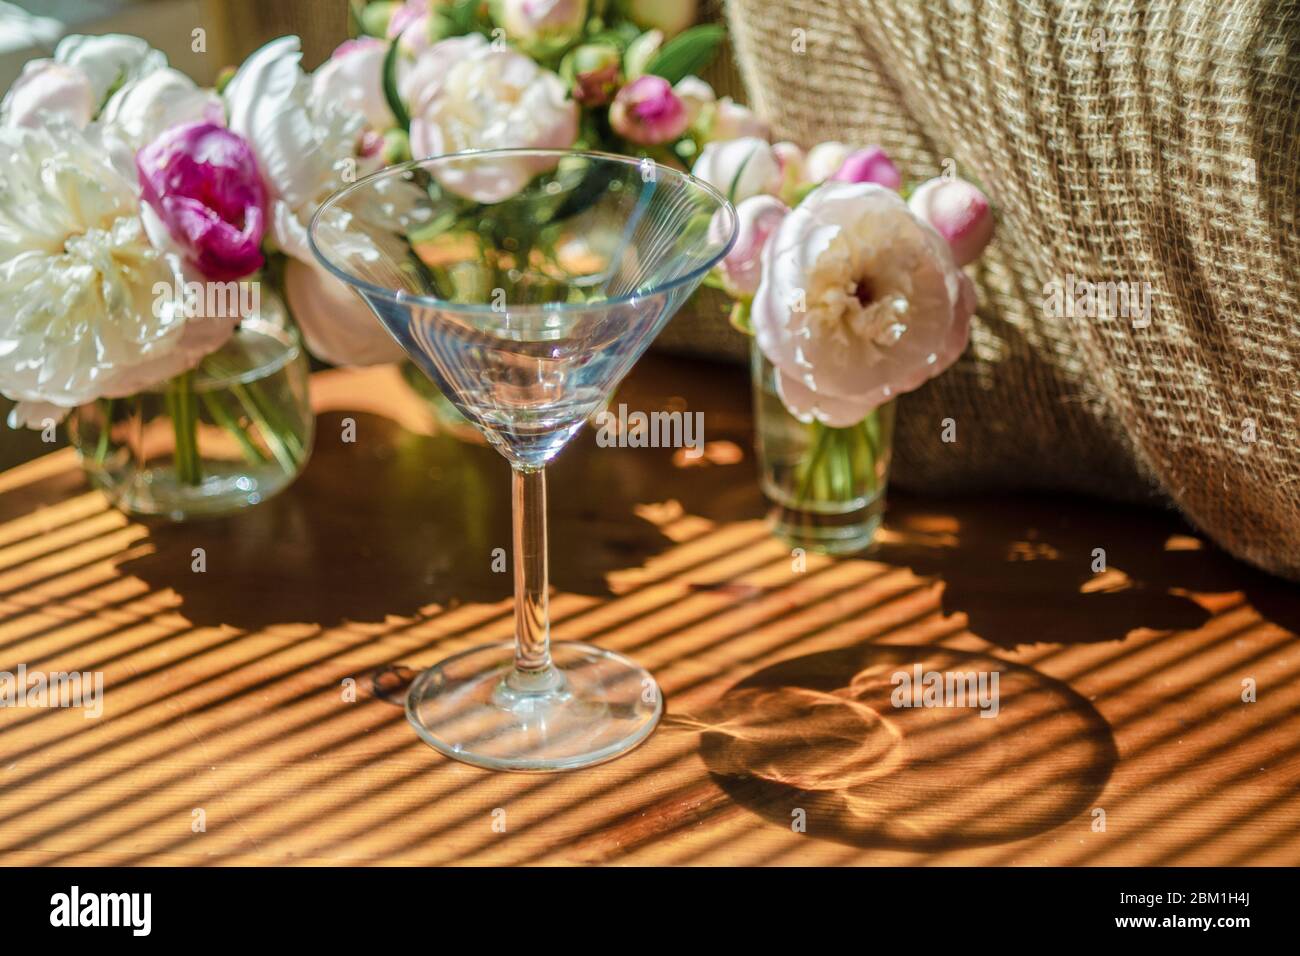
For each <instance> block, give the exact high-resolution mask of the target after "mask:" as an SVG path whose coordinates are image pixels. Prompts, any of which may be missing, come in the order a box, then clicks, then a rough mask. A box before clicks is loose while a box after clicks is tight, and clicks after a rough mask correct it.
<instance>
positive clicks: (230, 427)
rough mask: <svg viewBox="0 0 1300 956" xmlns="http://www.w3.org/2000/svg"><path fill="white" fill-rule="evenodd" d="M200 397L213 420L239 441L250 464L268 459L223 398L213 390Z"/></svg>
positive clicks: (260, 462)
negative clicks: (223, 401)
mask: <svg viewBox="0 0 1300 956" xmlns="http://www.w3.org/2000/svg"><path fill="white" fill-rule="evenodd" d="M199 398H200V399H201V400H202V402H203V407H204V408H206V409H207V410H208V414H209V415H210V416H212V420H213V421H214V422H215V423H216V424H218V425H220V426H221V427H222V428H224V429H225V430H226V431H228V432H229V433H230V434H231V435H232V436H233V437H234V439H235V441H237V442H239V447H240V448H241V449H242V450H243V452H244V457H245V458H246V459H248V462H249V464H252V465H259V464H262V463H263V462H265V461H266V460H267V456H266V453H265V452H263V451H262V449H260V448H258V447H257V445H256V444H254V442H253V440H252V439H251V438H249V437H248V432H246V431H245V430H244V429H243V428H240V427H239V422H237V421H236V420H235V417H234V416H233V415H231V414H230V412H229V411H227V410H226V406H224V405H223V404H221V400H220V399H219V398H218V397H217V396H216V395H213V394H212V393H211V392H203V393H202V394H201V395H200V396H199Z"/></svg>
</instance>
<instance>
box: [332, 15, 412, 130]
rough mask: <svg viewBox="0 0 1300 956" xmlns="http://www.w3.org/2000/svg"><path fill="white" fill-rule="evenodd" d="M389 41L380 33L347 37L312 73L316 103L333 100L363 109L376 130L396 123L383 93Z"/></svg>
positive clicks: (368, 124)
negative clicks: (379, 35)
mask: <svg viewBox="0 0 1300 956" xmlns="http://www.w3.org/2000/svg"><path fill="white" fill-rule="evenodd" d="M387 54H388V44H387V43H385V42H384V41H383V40H380V39H378V38H377V37H361V38H360V39H356V40H346V41H344V42H343V43H342V44H340V45H339V47H338V49H336V50H335V51H334V53H333V54H332V55H331V56H330V58H329V59H328V60H326V61H325V62H324V63H322V64H321V65H320V66H319V67H317V68H316V72H314V73H313V74H312V75H311V95H312V100H313V103H314V106H315V108H316V109H317V110H321V109H322V108H323V107H324V105H325V104H328V103H333V104H336V105H338V106H341V107H343V108H344V109H347V110H351V111H352V112H355V113H360V114H361V115H362V117H364V119H365V121H366V125H367V126H369V127H370V128H371V129H373V130H381V131H382V130H386V129H388V128H390V127H391V126H393V125H395V124H396V122H397V121H396V120H395V119H394V118H393V111H392V110H391V109H389V107H388V100H387V98H386V97H385V96H384V58H385V57H386V56H387Z"/></svg>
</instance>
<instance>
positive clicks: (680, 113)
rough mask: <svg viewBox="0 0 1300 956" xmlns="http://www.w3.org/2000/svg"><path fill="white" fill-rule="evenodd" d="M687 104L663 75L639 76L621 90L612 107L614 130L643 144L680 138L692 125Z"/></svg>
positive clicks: (667, 141) (610, 112)
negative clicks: (679, 97)
mask: <svg viewBox="0 0 1300 956" xmlns="http://www.w3.org/2000/svg"><path fill="white" fill-rule="evenodd" d="M690 121H691V117H690V114H689V113H688V112H687V110H686V106H685V105H684V104H683V103H682V101H681V100H680V99H678V97H677V94H676V93H674V92H673V87H672V84H671V83H669V82H668V81H667V80H665V79H664V78H663V77H662V76H654V75H652V74H645V75H644V76H638V77H637V78H636V79H635V80H633V81H632V82H631V83H629V84H628V85H627V86H625V87H623V88H622V89H621V90H619V91H618V95H617V96H615V97H614V103H613V105H612V106H610V108H609V122H610V125H611V126H613V127H614V132H616V133H618V135H620V136H622V137H623V138H624V139H626V140H628V141H629V142H632V143H637V144H638V145H641V146H656V145H658V144H659V143H669V142H672V141H673V140H675V139H677V137H679V136H681V135H682V134H683V133H684V132H686V127H687V126H688V125H690Z"/></svg>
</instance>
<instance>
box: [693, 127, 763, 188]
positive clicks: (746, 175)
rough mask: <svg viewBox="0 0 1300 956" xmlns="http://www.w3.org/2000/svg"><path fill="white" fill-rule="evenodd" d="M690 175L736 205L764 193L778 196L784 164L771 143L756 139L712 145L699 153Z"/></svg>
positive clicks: (734, 140)
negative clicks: (712, 187) (713, 188)
mask: <svg viewBox="0 0 1300 956" xmlns="http://www.w3.org/2000/svg"><path fill="white" fill-rule="evenodd" d="M691 175H693V176H696V177H697V178H699V179H703V180H704V181H705V182H706V183H709V184H710V185H712V186H714V187H715V188H716V189H717V190H718V191H719V192H721V193H722V194H723V195H724V196H726V197H727V198H728V199H730V200H731V201H732V202H733V203H740V202H744V201H745V200H746V199H748V198H749V197H751V196H758V195H760V194H763V193H767V194H769V195H772V194H775V193H776V192H777V190H778V189H779V188H780V186H781V164H780V163H779V162H778V161H777V158H776V154H775V153H773V152H772V147H771V146H770V145H769V144H768V142H767V141H766V140H763V139H759V138H758V137H756V136H746V137H743V138H741V139H733V140H728V141H727V142H725V143H709V144H708V145H707V146H705V147H704V149H703V150H701V151H700V158H699V159H697V160H696V161H695V167H694V168H693V169H692V170H691Z"/></svg>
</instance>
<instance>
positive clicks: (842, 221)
mask: <svg viewBox="0 0 1300 956" xmlns="http://www.w3.org/2000/svg"><path fill="white" fill-rule="evenodd" d="M974 310H975V291H974V287H973V286H972V284H971V282H970V279H968V278H967V277H966V276H965V275H964V274H963V273H962V272H961V270H960V269H959V268H958V267H957V265H956V263H955V262H954V261H953V258H952V253H951V252H950V251H949V249H948V244H947V242H945V241H944V239H943V237H942V236H940V235H939V234H938V233H937V232H935V230H934V229H933V228H932V227H931V226H929V225H928V224H927V223H925V222H922V221H921V220H920V219H918V218H917V217H916V216H915V215H913V214H912V212H911V211H910V210H909V209H908V208H907V204H906V203H905V202H903V200H902V199H901V198H900V197H899V196H898V194H897V193H895V192H894V191H893V190H890V189H887V188H885V187H883V186H878V185H875V184H873V183H828V184H827V185H825V186H822V187H821V188H820V189H817V190H815V191H813V192H812V193H810V194H809V195H808V197H807V198H806V199H805V200H804V201H803V202H802V203H801V204H800V205H799V207H798V208H797V209H795V210H794V211H793V212H791V213H790V214H789V215H788V216H787V217H786V218H785V219H784V220H783V221H782V223H781V225H780V226H779V228H778V229H777V230H776V233H775V234H774V235H773V236H772V237H771V238H770V239H769V240H768V242H767V245H766V247H765V248H764V250H763V277H762V280H761V282H760V283H759V286H758V292H757V293H756V294H755V296H754V303H753V311H752V313H751V320H752V322H753V326H754V334H755V336H756V338H757V341H758V346H759V348H760V349H762V351H763V354H764V355H766V356H767V357H768V359H769V360H770V361H771V362H772V364H773V365H774V366H776V368H777V372H778V376H777V388H778V390H779V392H780V394H781V397H782V399H783V400H784V401H785V404H786V406H787V407H788V408H789V409H790V411H791V412H792V413H793V414H795V415H796V416H797V417H799V418H800V419H802V420H804V421H811V420H813V419H817V420H820V421H822V422H825V423H826V424H827V425H831V426H833V427H846V426H849V425H853V424H856V423H857V422H860V421H861V420H862V419H863V418H864V417H866V415H867V414H868V413H869V412H871V410H872V409H874V408H876V407H877V406H879V405H882V404H884V403H885V402H887V401H889V400H890V399H891V398H894V397H896V396H897V395H900V394H902V393H903V392H908V391H911V390H912V389H914V388H917V387H919V386H920V385H922V384H923V383H924V382H925V381H927V380H928V379H930V378H932V377H934V376H935V375H938V374H939V373H940V372H942V371H943V370H944V369H946V368H947V367H948V366H949V365H951V364H952V363H953V362H954V361H956V359H957V357H958V356H959V355H960V354H961V353H962V351H963V350H964V349H965V347H966V341H967V337H968V335H969V332H970V319H971V315H972V314H973V312H974Z"/></svg>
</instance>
